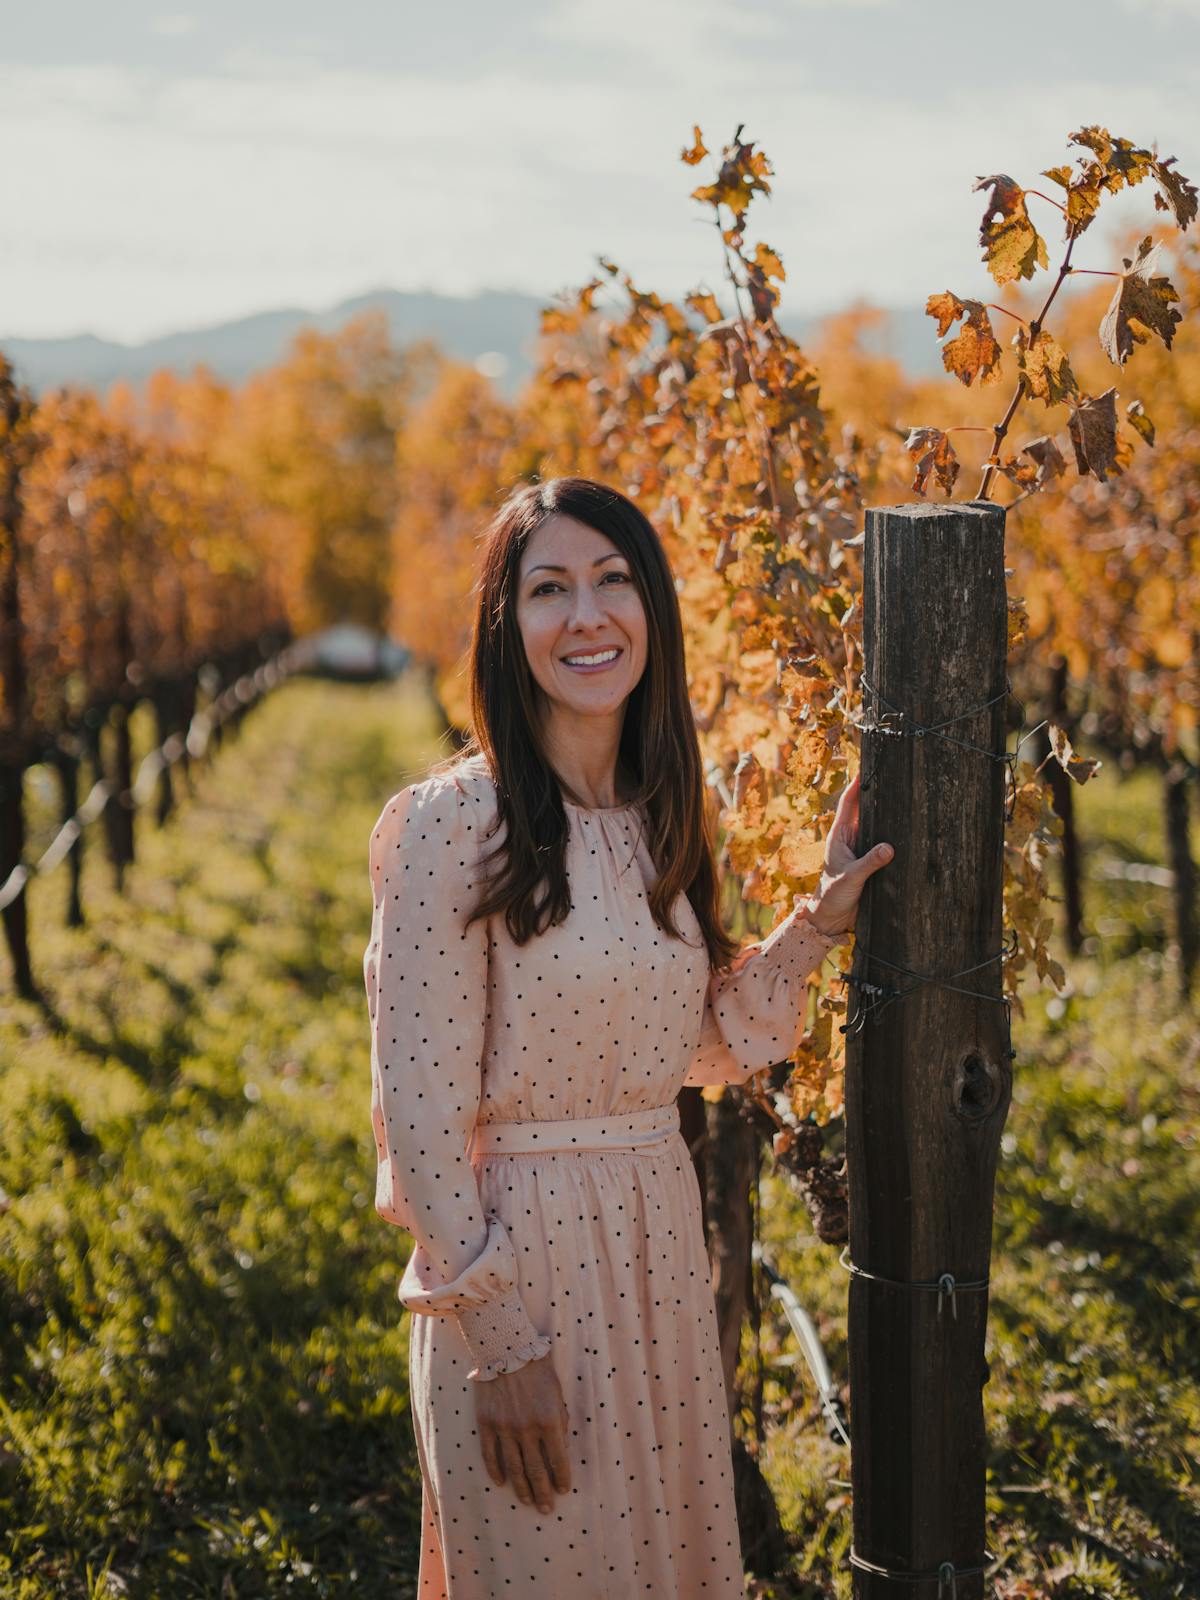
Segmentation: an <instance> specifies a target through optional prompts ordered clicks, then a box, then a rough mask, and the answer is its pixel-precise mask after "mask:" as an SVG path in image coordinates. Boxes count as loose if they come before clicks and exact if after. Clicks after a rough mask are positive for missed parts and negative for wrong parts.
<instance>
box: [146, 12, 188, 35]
mask: <svg viewBox="0 0 1200 1600" xmlns="http://www.w3.org/2000/svg"><path fill="white" fill-rule="evenodd" d="M199 26H200V21H199V18H198V17H193V16H190V15H188V14H187V13H185V12H179V11H177V12H174V13H170V14H168V15H164V16H160V17H152V18H151V21H150V32H151V33H155V34H157V35H158V36H159V38H162V39H182V38H185V37H186V36H187V35H188V34H189V33H195V31H196V29H197V28H198V27H199Z"/></svg>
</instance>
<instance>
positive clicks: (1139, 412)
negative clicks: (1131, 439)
mask: <svg viewBox="0 0 1200 1600" xmlns="http://www.w3.org/2000/svg"><path fill="white" fill-rule="evenodd" d="M1125 416H1126V418H1127V420H1128V422H1129V426H1130V427H1131V428H1136V429H1137V431H1138V433H1140V434H1141V436H1142V438H1143V439H1145V441H1146V443H1147V444H1149V445H1152V444H1153V443H1154V424H1153V423H1152V422H1151V420H1150V418H1149V417H1148V416H1147V415H1146V410H1145V407H1144V406H1143V405H1142V402H1141V401H1140V400H1131V401H1130V402H1129V404H1128V405H1127V406H1126V407H1125Z"/></svg>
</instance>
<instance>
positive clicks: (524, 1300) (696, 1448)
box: [363, 755, 840, 1600]
mask: <svg viewBox="0 0 1200 1600" xmlns="http://www.w3.org/2000/svg"><path fill="white" fill-rule="evenodd" d="M566 808H567V813H568V818H569V828H570V842H569V845H568V855H567V870H568V874H569V878H570V886H571V901H572V910H571V914H570V916H569V917H568V919H567V920H566V922H564V923H560V924H559V925H557V926H555V927H552V928H549V929H547V930H546V931H545V932H544V933H542V934H540V935H538V936H536V937H535V938H533V939H532V940H530V941H529V943H528V944H526V945H525V946H523V947H522V946H519V945H516V944H514V943H513V942H512V940H511V939H510V937H509V935H508V931H507V929H506V927H505V925H504V918H503V916H502V915H499V916H493V917H490V918H488V919H487V920H486V921H478V922H474V923H472V924H471V925H470V927H467V926H466V925H465V922H466V913H467V911H468V909H469V907H470V906H471V905H473V903H474V902H475V900H477V899H478V897H479V887H480V886H481V884H482V882H483V877H484V873H485V868H484V867H483V866H481V864H480V857H481V856H482V855H485V854H486V853H487V852H488V851H489V850H492V849H494V848H495V844H496V842H497V840H498V839H499V838H500V837H502V835H503V825H501V830H500V833H498V834H497V835H496V836H494V837H493V838H492V839H488V838H487V837H486V835H487V833H488V829H489V828H490V826H491V824H492V822H493V821H494V819H495V816H496V809H497V808H496V799H495V790H494V788H493V786H492V783H491V780H490V778H489V776H488V772H487V767H486V764H485V763H484V759H483V757H482V756H479V755H477V756H475V757H472V758H470V759H468V760H464V761H461V762H459V763H458V765H457V766H456V767H455V768H454V769H453V770H452V771H447V772H443V773H440V774H436V775H434V776H432V777H429V778H426V779H425V780H424V781H423V782H419V783H415V784H412V785H410V786H409V787H408V788H405V789H402V790H401V791H400V792H399V793H398V794H396V795H394V796H393V797H392V798H391V799H390V800H389V801H388V802H387V804H386V805H385V806H384V808H383V811H382V813H381V815H380V817H379V820H378V822H377V823H376V825H375V828H374V830H373V832H372V834H371V840H370V874H371V885H372V891H373V897H374V914H373V919H372V927H371V937H370V942H369V944H368V946H367V949H366V952H365V955H364V958H363V968H364V975H365V979H366V989H367V1005H368V1013H369V1016H370V1021H371V1121H372V1127H373V1131H374V1137H375V1145H376V1151H377V1155H378V1170H377V1183H376V1192H375V1205H376V1209H377V1210H378V1212H379V1214H380V1216H382V1217H383V1218H384V1219H385V1220H386V1221H388V1222H392V1223H395V1224H396V1225H397V1226H398V1227H401V1228H403V1229H404V1230H405V1231H406V1232H407V1233H408V1234H410V1235H411V1237H412V1241H413V1249H412V1253H411V1255H410V1256H409V1259H408V1262H407V1265H406V1267H405V1270H404V1274H403V1277H402V1279H401V1282H400V1286H399V1299H400V1302H401V1304H402V1305H404V1306H406V1307H407V1308H408V1310H409V1311H410V1312H412V1313H414V1315H413V1318H412V1323H411V1329H410V1341H409V1351H410V1355H409V1372H410V1381H411V1395H412V1419H413V1428H414V1432H415V1435H416V1442H417V1451H418V1458H419V1461H420V1466H421V1474H422V1480H423V1494H422V1500H423V1535H422V1546H421V1564H420V1576H419V1583H418V1594H419V1596H420V1600H496V1597H497V1596H502V1595H511V1596H513V1597H514V1600H516V1597H520V1600H563V1597H569V1600H600V1597H602V1596H603V1597H611V1600H616V1597H619V1600H633V1597H635V1596H644V1597H647V1600H675V1597H678V1600H685V1597H686V1600H700V1597H711V1600H718V1597H719V1600H735V1597H737V1600H740V1597H741V1596H742V1594H743V1581H742V1563H741V1558H740V1548H739V1541H738V1528H737V1519H736V1515H735V1510H734V1496H733V1469H732V1460H731V1444H730V1433H729V1421H728V1410H727V1404H726V1396H725V1388H724V1379H723V1376H722V1370H721V1363H720V1353H719V1347H718V1340H717V1320H716V1309H715V1305H714V1301H713V1295H712V1287H711V1279H710V1275H709V1264H708V1258H707V1254H706V1251H705V1244H704V1235H703V1228H702V1224H701V1211H700V1192H699V1186H698V1184H697V1181H696V1175H695V1170H694V1168H693V1166H692V1162H691V1159H690V1157H689V1155H688V1150H687V1146H686V1144H685V1143H684V1140H683V1138H682V1136H681V1134H680V1132H679V1118H678V1110H677V1106H676V1096H677V1095H678V1093H679V1090H680V1088H681V1087H682V1086H683V1085H684V1084H713V1083H737V1082H742V1081H744V1080H745V1079H746V1078H748V1077H749V1076H750V1075H751V1074H752V1073H754V1072H757V1071H759V1070H760V1069H762V1068H764V1067H769V1066H771V1065H772V1064H773V1063H774V1062H776V1061H781V1060H783V1059H784V1058H785V1057H786V1056H787V1055H788V1054H789V1053H790V1051H791V1048H792V1045H793V1041H794V1038H795V1035H796V1030H797V1027H798V1026H800V1025H801V1019H802V1002H803V997H804V991H805V982H806V979H807V977H808V975H809V974H810V973H811V972H812V971H814V969H815V968H816V967H818V966H819V965H820V962H821V961H822V959H823V958H824V957H825V956H826V955H827V954H828V952H829V951H830V949H831V948H832V946H833V945H834V944H836V943H837V942H838V937H840V936H835V937H833V938H830V937H827V936H825V935H822V934H820V933H818V932H817V930H816V929H814V928H813V927H812V925H811V924H810V923H809V922H808V921H807V920H806V919H805V918H803V917H802V916H801V915H800V914H799V913H798V912H797V911H793V912H791V913H790V914H789V915H788V916H787V917H786V918H785V919H784V920H783V921H782V922H780V923H779V924H778V925H777V926H776V927H775V929H774V930H773V931H772V932H771V934H770V935H769V936H768V937H767V938H765V939H763V940H762V941H760V942H758V943H756V944H753V945H750V946H748V947H747V948H746V949H745V950H744V951H743V952H742V953H741V954H740V955H739V957H738V960H737V963H736V964H735V967H734V969H733V970H732V971H730V972H726V973H714V972H712V971H710V968H709V964H708V955H707V951H706V949H705V946H704V943H703V940H702V938H701V934H700V926H699V923H698V921H697V920H696V917H695V914H694V912H693V911H692V908H691V905H690V904H689V902H688V900H687V898H686V896H683V895H681V896H680V898H679V902H678V905H677V907H676V917H677V920H678V925H679V927H680V928H681V930H682V931H683V933H684V935H685V938H686V940H687V941H688V942H687V943H685V942H683V941H681V940H678V939H674V938H672V937H671V936H670V935H669V934H667V933H665V932H664V931H663V930H662V929H660V928H659V927H658V926H657V925H656V924H655V922H654V920H653V918H652V917H651V915H650V908H649V904H648V901H647V890H648V889H649V887H650V886H651V885H652V884H653V882H654V879H655V876H656V869H655V866H654V862H653V860H652V858H651V856H650V853H649V851H648V849H647V846H646V843H645V840H644V839H643V837H642V831H643V819H642V815H641V812H640V811H639V809H638V808H637V807H636V806H634V805H624V806H614V807H606V808H586V807H582V806H576V805H573V804H571V803H569V802H567V806H566ZM547 1352H549V1354H550V1357H551V1359H552V1361H553V1363H554V1368H555V1371H556V1373H557V1375H558V1380H559V1383H560V1384H561V1386H562V1392H563V1396H564V1399H565V1400H566V1404H567V1407H568V1410H569V1413H570V1421H569V1427H568V1450H569V1453H570V1461H571V1487H570V1490H569V1491H568V1492H567V1493H565V1494H560V1493H557V1492H555V1493H554V1494H553V1495H552V1502H551V1503H552V1509H551V1511H550V1513H549V1514H548V1515H543V1514H542V1513H541V1512H540V1511H539V1510H538V1509H537V1507H536V1506H534V1505H525V1504H522V1502H521V1501H520V1500H518V1499H517V1497H516V1494H515V1492H514V1491H513V1489H512V1487H511V1485H510V1484H509V1483H508V1482H507V1481H506V1482H505V1483H503V1484H501V1485H497V1484H494V1483H493V1482H492V1480H491V1478H490V1477H489V1475H488V1471H487V1468H486V1466H485V1465H484V1461H483V1456H482V1453H481V1451H480V1446H479V1439H478V1436H477V1431H476V1426H475V1411H474V1394H473V1386H474V1384H476V1383H479V1382H486V1381H488V1380H489V1379H491V1378H494V1377H495V1376H497V1375H498V1374H500V1373H504V1372H511V1371H514V1370H515V1369H517V1368H519V1367H520V1366H522V1365H523V1364H524V1363H525V1362H528V1361H530V1360H532V1359H534V1358H535V1357H539V1356H543V1355H545V1354H546V1353H547Z"/></svg>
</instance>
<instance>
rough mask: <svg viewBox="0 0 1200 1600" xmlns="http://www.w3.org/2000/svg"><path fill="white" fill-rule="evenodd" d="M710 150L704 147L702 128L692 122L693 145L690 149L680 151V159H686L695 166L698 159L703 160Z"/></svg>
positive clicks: (690, 165)
mask: <svg viewBox="0 0 1200 1600" xmlns="http://www.w3.org/2000/svg"><path fill="white" fill-rule="evenodd" d="M707 154H708V151H707V150H706V149H705V148H704V140H703V139H702V138H701V137H700V129H699V127H697V126H696V124H695V123H693V124H692V147H691V149H690V150H683V151H681V152H680V157H679V159H680V160H681V161H686V162H687V164H688V166H689V167H694V166H695V165H696V163H697V162H698V161H703V160H704V158H705V156H706V155H707Z"/></svg>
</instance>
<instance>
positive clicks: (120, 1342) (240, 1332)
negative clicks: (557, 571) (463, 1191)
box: [0, 682, 432, 1597]
mask: <svg viewBox="0 0 1200 1600" xmlns="http://www.w3.org/2000/svg"><path fill="white" fill-rule="evenodd" d="M431 748H432V747H431V744H430V734H429V725H428V722H427V721H426V718H425V713H424V711H423V710H422V708H421V707H420V706H419V705H418V704H415V703H414V702H413V701H412V700H411V699H410V698H408V697H406V696H405V695H403V694H399V695H398V694H397V693H396V692H395V691H394V690H392V691H380V690H375V691H362V690H359V689H356V688H353V687H348V686H335V685H330V684H324V683H316V682H298V683H294V684H291V685H288V686H287V687H285V688H283V689H281V690H280V691H279V692H278V693H277V694H276V695H275V696H274V697H272V698H269V699H268V700H267V701H266V702H265V703H264V704H263V705H262V706H261V707H259V708H257V709H255V710H254V711H253V712H252V713H251V714H250V716H249V718H248V720H247V722H246V723H245V725H244V728H243V730H242V732H241V734H240V736H239V737H238V738H237V739H235V740H229V741H227V742H226V744H225V747H224V748H223V750H222V751H221V752H220V754H219V755H218V756H217V759H216V762H215V765H214V766H213V767H212V768H211V769H208V770H204V771H202V772H200V773H199V774H198V775H197V785H196V793H195V795H194V797H193V798H191V799H190V800H188V801H186V802H185V804H184V806H183V807H182V809H181V810H180V812H179V814H178V815H177V816H176V818H174V819H173V820H172V821H171V822H170V824H169V825H168V827H167V828H166V829H165V830H163V831H162V832H159V831H158V830H156V829H155V828H154V826H153V824H152V823H150V824H148V825H147V826H146V827H145V828H144V829H143V830H142V831H140V833H139V860H138V863H137V866H136V867H135V868H134V870H133V871H132V872H131V873H130V874H129V876H128V879H127V885H126V888H127V893H126V895H125V897H124V898H123V899H118V898H117V897H116V896H115V895H114V893H113V892H112V888H111V881H110V874H109V872H108V870H107V866H106V863H105V861H104V860H103V856H102V851H101V849H100V847H99V836H98V833H97V832H96V831H95V830H93V831H92V832H91V833H90V834H89V836H88V840H89V846H90V848H89V852H88V858H87V864H86V869H85V875H84V885H83V899H84V905H85V907H86V909H87V912H88V915H89V924H88V926H87V927H86V928H83V929H76V930H68V929H65V928H64V927H62V925H61V904H62V901H63V898H64V895H65V877H64V874H63V873H62V872H59V873H57V874H55V875H53V876H51V877H48V878H47V879H45V880H44V881H41V882H36V883H35V885H34V890H33V895H32V907H31V921H32V929H33V938H32V946H33V951H34V959H35V966H36V972H37V976H38V978H39V981H40V983H41V984H42V985H43V988H44V991H45V996H46V1006H45V1008H44V1009H43V1008H39V1007H36V1006H34V1005H32V1004H27V1003H22V1002H16V1001H14V1000H12V998H11V986H10V985H9V984H8V981H7V979H8V972H7V968H6V970H5V972H4V974H3V979H4V987H3V990H2V991H0V992H2V993H3V996H4V998H3V999H2V1000H0V1062H2V1063H3V1076H2V1077H0V1126H2V1129H3V1132H2V1136H0V1186H2V1187H3V1189H4V1191H5V1192H6V1195H7V1197H8V1201H9V1207H8V1209H7V1212H6V1214H5V1215H4V1216H3V1218H2V1219H0V1340H2V1341H3V1343H2V1361H3V1370H4V1375H5V1378H4V1383H3V1387H2V1391H0V1524H3V1526H4V1527H5V1529H6V1537H5V1538H4V1540H3V1541H0V1593H3V1594H4V1595H13V1596H20V1597H33V1596H51V1595H53V1596H76V1595H88V1596H93V1595H95V1596H99V1595H109V1594H133V1595H146V1596H157V1595H170V1596H190V1595H221V1596H231V1597H232V1596H241V1597H250V1596H261V1595H267V1594H284V1593H287V1594H292V1595H297V1594H311V1595H340V1594H354V1595H355V1596H356V1597H365V1596H371V1595H376V1594H383V1593H384V1592H386V1593H388V1594H389V1595H393V1594H400V1595H403V1594H405V1593H410V1592H412V1584H411V1579H412V1576H413V1574H414V1571H415V1559H416V1543H417V1531H418V1530H417V1523H418V1516H419V1507H420V1496H419V1483H420V1478H419V1473H418V1469H417V1464H416V1459H415V1451H414V1447H413V1443H412V1438H411V1428H410V1425H409V1421H408V1417H407V1412H406V1406H407V1376H406V1362H407V1344H406V1338H407V1319H405V1318H402V1316H401V1314H400V1308H399V1305H398V1303H397V1302H396V1300H395V1290H396V1284H397V1281H398V1276H399V1269H400V1266H401V1265H402V1263H403V1259H404V1256H405V1254H406V1253H407V1252H406V1240H405V1238H404V1236H403V1235H402V1234H400V1233H398V1232H394V1231H392V1230H389V1229H387V1228H386V1227H385V1226H384V1225H383V1224H381V1223H380V1221H379V1218H378V1216H377V1215H376V1213H375V1210H374V1206H373V1203H372V1201H373V1191H374V1149H373V1145H372V1143H371V1137H370V1132H369V1071H368V1066H367V1059H368V1058H367V1049H368V1046H367V1033H366V1009H365V996H364V993H363V987H362V954H363V948H364V946H365V944H366V939H367V933H368V930H369V924H370V888H369V880H368V876H367V869H366V841H367V836H368V834H369V831H370V827H371V824H372V823H373V822H374V820H375V817H376V816H377V814H378V811H379V809H380V807H381V805H382V803H383V800H384V799H386V797H387V795H388V794H390V793H391V792H392V791H393V790H394V789H395V788H398V787H400V785H401V784H402V783H403V782H406V781H408V776H409V774H408V773H406V772H404V771H401V757H403V758H405V759H406V760H407V761H408V762H409V763H410V764H419V763H420V758H421V756H422V754H423V755H424V756H425V757H426V758H427V757H428V755H429V754H430V753H431ZM93 841H95V843H93ZM0 1203H3V1202H0ZM106 1574H107V1576H106ZM403 1580H407V1583H406V1581H403Z"/></svg>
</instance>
